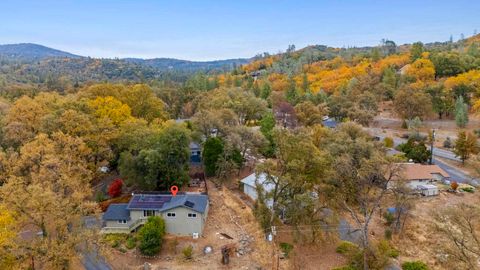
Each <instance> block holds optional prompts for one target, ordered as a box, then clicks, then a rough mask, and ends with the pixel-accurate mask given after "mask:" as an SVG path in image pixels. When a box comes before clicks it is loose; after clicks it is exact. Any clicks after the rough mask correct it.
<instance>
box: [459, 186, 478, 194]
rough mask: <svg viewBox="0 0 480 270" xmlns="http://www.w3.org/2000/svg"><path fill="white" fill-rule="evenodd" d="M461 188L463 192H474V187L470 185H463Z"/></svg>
mask: <svg viewBox="0 0 480 270" xmlns="http://www.w3.org/2000/svg"><path fill="white" fill-rule="evenodd" d="M461 190H462V191H464V192H468V193H473V192H475V189H474V188H472V187H464V188H462V189H461Z"/></svg>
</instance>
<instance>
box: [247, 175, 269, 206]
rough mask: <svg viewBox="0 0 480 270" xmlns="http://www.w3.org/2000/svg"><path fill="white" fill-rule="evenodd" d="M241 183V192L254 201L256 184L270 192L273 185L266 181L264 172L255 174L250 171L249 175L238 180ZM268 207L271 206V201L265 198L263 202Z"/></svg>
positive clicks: (256, 194)
mask: <svg viewBox="0 0 480 270" xmlns="http://www.w3.org/2000/svg"><path fill="white" fill-rule="evenodd" d="M240 183H242V185H243V193H245V194H246V195H247V196H248V197H250V199H252V200H253V201H256V200H257V199H258V193H257V184H258V185H261V186H262V187H263V191H264V192H265V193H268V192H271V191H272V190H273V189H274V188H275V185H274V184H273V183H271V182H269V181H267V175H266V174H265V173H261V174H256V173H252V174H250V175H249V176H247V177H245V178H243V179H242V180H240ZM265 203H266V205H267V206H268V207H270V208H271V207H272V205H273V202H272V200H271V199H267V201H266V202H265Z"/></svg>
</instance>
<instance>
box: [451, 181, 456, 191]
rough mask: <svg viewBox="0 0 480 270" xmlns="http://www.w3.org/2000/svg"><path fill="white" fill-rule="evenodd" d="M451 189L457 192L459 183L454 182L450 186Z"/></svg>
mask: <svg viewBox="0 0 480 270" xmlns="http://www.w3.org/2000/svg"><path fill="white" fill-rule="evenodd" d="M450 187H451V188H452V189H453V190H455V191H456V190H457V188H458V183H457V182H452V183H451V184H450Z"/></svg>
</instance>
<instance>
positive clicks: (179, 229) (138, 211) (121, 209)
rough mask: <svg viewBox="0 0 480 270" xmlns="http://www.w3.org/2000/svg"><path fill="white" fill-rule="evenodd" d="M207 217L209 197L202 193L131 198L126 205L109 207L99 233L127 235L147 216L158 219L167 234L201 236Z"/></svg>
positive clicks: (137, 195)
mask: <svg viewBox="0 0 480 270" xmlns="http://www.w3.org/2000/svg"><path fill="white" fill-rule="evenodd" d="M207 215H208V196H207V195H205V194H202V193H185V194H177V195H176V196H173V195H171V194H134V195H133V196H132V198H131V199H130V201H129V202H128V203H118V204H111V205H110V206H109V207H108V209H107V211H106V212H105V213H104V214H103V221H104V224H103V226H102V233H130V232H132V231H135V230H137V229H138V228H139V227H140V226H142V225H143V224H145V222H146V220H147V219H148V217H149V216H161V217H163V219H164V220H165V227H166V232H167V233H169V234H175V235H193V236H195V235H196V236H198V235H202V232H203V228H204V227H205V224H206V220H207Z"/></svg>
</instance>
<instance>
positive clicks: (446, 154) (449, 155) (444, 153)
mask: <svg viewBox="0 0 480 270" xmlns="http://www.w3.org/2000/svg"><path fill="white" fill-rule="evenodd" d="M367 130H369V131H371V132H372V134H373V136H377V137H379V138H380V139H381V140H383V139H385V137H386V136H385V134H384V133H382V130H381V129H379V128H368V129H367ZM392 139H393V144H394V145H395V146H398V145H399V144H402V143H405V142H407V140H406V139H402V138H398V137H394V138H392ZM433 155H434V156H438V157H441V158H446V159H450V160H454V161H458V162H461V160H460V159H459V158H458V157H456V156H455V153H453V152H452V151H448V150H444V149H440V148H433Z"/></svg>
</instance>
